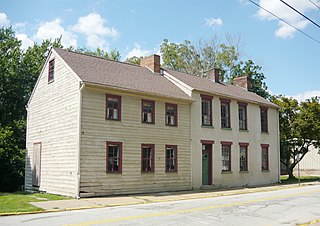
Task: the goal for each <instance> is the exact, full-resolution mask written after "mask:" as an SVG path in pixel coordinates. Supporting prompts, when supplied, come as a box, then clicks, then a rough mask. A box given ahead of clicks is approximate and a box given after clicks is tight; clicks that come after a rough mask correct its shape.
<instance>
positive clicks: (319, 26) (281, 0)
mask: <svg viewBox="0 0 320 226" xmlns="http://www.w3.org/2000/svg"><path fill="white" fill-rule="evenodd" d="M280 2H282V3H283V4H285V5H286V6H288V7H289V8H290V9H292V10H293V11H295V12H296V13H299V14H300V15H301V16H303V17H304V18H306V19H307V20H309V21H310V22H311V23H313V24H314V25H316V26H317V27H318V28H320V25H319V24H317V23H316V22H314V21H313V20H311V19H310V18H309V17H307V16H305V15H304V14H303V13H301V12H299V11H298V10H296V9H295V8H294V7H292V6H291V5H289V4H288V3H286V2H285V1H283V0H280Z"/></svg>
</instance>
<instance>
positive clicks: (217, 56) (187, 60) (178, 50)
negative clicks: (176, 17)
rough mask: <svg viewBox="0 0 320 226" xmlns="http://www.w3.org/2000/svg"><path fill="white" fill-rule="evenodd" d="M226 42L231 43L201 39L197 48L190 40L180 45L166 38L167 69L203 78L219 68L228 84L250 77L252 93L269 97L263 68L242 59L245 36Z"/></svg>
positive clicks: (222, 79) (164, 45)
mask: <svg viewBox="0 0 320 226" xmlns="http://www.w3.org/2000/svg"><path fill="white" fill-rule="evenodd" d="M226 39H227V44H225V43H221V42H219V41H218V40H217V38H215V37H214V38H212V39H210V40H201V41H199V43H198V44H197V45H194V44H192V43H191V42H190V41H188V40H186V41H184V42H183V43H180V44H177V43H170V42H169V41H168V40H167V39H164V40H163V43H162V44H161V46H160V52H161V54H162V59H163V66H165V67H168V68H170V69H173V70H178V71H181V72H185V73H189V74H193V75H196V76H200V77H203V76H206V74H205V72H206V71H208V70H210V69H212V68H218V69H220V71H221V74H220V80H221V81H224V82H227V83H232V81H233V79H234V78H235V77H238V76H249V79H250V83H251V87H250V89H249V91H252V92H254V93H256V94H258V95H260V96H262V97H264V98H268V97H269V93H268V91H267V86H266V83H265V82H264V80H265V78H266V77H265V75H264V73H263V72H262V67H261V66H259V65H256V64H255V63H254V62H253V61H252V60H247V61H245V62H243V61H241V60H240V48H241V47H240V46H241V37H238V38H236V37H232V36H230V35H229V36H227V38H226Z"/></svg>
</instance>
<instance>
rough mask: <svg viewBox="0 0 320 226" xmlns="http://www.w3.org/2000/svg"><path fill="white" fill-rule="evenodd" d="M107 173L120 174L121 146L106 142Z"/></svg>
mask: <svg viewBox="0 0 320 226" xmlns="http://www.w3.org/2000/svg"><path fill="white" fill-rule="evenodd" d="M107 172H121V144H120V143H110V142H107Z"/></svg>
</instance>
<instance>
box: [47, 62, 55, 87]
mask: <svg viewBox="0 0 320 226" xmlns="http://www.w3.org/2000/svg"><path fill="white" fill-rule="evenodd" d="M53 80H54V59H53V60H50V62H49V72H48V82H53Z"/></svg>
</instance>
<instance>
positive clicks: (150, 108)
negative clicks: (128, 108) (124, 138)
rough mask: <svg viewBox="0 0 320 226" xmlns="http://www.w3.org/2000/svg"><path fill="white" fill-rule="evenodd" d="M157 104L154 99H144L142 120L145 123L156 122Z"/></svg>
mask: <svg viewBox="0 0 320 226" xmlns="http://www.w3.org/2000/svg"><path fill="white" fill-rule="evenodd" d="M154 106H155V104H154V101H151V100H142V107H141V111H142V116H141V117H142V122H143V123H149V124H154V121H155V117H154V116H155V114H154V112H155V107H154Z"/></svg>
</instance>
